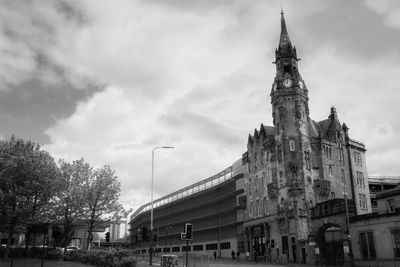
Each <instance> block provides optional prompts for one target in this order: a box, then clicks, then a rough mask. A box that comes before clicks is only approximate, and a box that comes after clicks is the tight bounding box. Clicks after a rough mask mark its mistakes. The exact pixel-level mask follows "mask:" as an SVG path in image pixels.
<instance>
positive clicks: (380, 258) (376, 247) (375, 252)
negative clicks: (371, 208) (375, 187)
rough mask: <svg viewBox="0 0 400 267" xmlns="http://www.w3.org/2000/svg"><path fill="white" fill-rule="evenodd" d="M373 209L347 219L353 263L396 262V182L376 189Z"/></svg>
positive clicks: (399, 211) (399, 241)
mask: <svg viewBox="0 0 400 267" xmlns="http://www.w3.org/2000/svg"><path fill="white" fill-rule="evenodd" d="M376 199H377V206H378V208H377V211H376V212H373V213H370V214H363V215H359V216H354V217H352V218H351V219H350V224H351V228H350V229H351V230H350V232H351V236H352V238H353V248H354V259H355V262H356V265H357V266H372V265H373V266H382V267H389V266H396V265H397V266H398V265H399V263H400V186H397V187H395V188H393V189H390V190H387V191H384V192H381V193H377V194H376Z"/></svg>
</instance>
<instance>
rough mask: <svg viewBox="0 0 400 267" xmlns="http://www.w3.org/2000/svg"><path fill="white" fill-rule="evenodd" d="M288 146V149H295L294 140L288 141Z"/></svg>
mask: <svg viewBox="0 0 400 267" xmlns="http://www.w3.org/2000/svg"><path fill="white" fill-rule="evenodd" d="M289 148H290V151H295V150H296V143H295V142H294V140H290V141H289Z"/></svg>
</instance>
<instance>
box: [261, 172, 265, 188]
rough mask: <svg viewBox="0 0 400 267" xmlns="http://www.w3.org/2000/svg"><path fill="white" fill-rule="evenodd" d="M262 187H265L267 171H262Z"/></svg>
mask: <svg viewBox="0 0 400 267" xmlns="http://www.w3.org/2000/svg"><path fill="white" fill-rule="evenodd" d="M261 187H265V172H262V177H261Z"/></svg>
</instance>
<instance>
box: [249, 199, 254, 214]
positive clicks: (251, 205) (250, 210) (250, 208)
mask: <svg viewBox="0 0 400 267" xmlns="http://www.w3.org/2000/svg"><path fill="white" fill-rule="evenodd" d="M252 211H253V201H250V203H249V217H250V218H252V217H253V212H252Z"/></svg>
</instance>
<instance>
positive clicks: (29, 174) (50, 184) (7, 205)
mask: <svg viewBox="0 0 400 267" xmlns="http://www.w3.org/2000/svg"><path fill="white" fill-rule="evenodd" d="M58 174H59V172H58V168H57V165H56V164H55V162H54V159H53V158H52V157H51V156H50V154H49V153H48V152H46V151H44V150H41V149H40V146H39V145H38V144H35V143H33V142H31V141H24V140H22V139H17V138H15V137H14V136H13V137H11V139H10V140H1V141H0V190H1V192H2V193H1V195H2V196H1V198H0V215H1V218H2V219H1V220H0V222H1V226H2V227H3V230H5V231H6V232H7V233H8V240H7V249H6V253H5V258H7V257H8V255H9V249H10V246H11V240H12V236H13V234H14V233H15V231H16V230H17V227H21V226H26V225H27V224H28V223H30V222H32V221H38V220H41V221H43V220H45V219H46V218H44V217H43V216H41V215H43V212H44V210H46V206H47V204H48V201H49V199H50V198H51V197H52V196H53V194H54V192H56V191H57V188H58V180H57V177H58ZM19 230H21V229H19Z"/></svg>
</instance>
